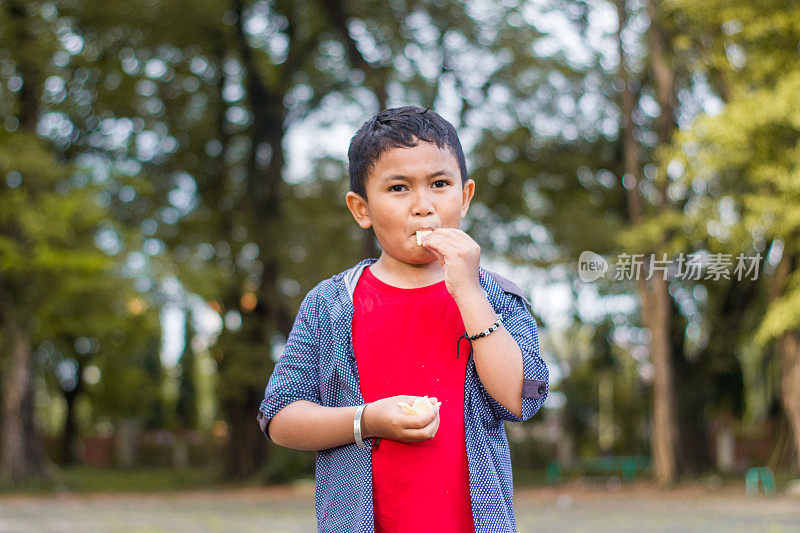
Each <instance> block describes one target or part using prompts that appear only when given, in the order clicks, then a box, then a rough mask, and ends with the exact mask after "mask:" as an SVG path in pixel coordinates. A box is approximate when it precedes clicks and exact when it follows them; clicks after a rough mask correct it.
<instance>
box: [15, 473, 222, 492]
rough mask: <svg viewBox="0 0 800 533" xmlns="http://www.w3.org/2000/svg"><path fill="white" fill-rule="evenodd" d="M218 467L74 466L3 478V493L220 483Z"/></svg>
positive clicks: (171, 487)
mask: <svg viewBox="0 0 800 533" xmlns="http://www.w3.org/2000/svg"><path fill="white" fill-rule="evenodd" d="M222 484H223V483H222V482H221V481H220V475H219V470H218V469H217V467H202V468H201V467H192V468H185V469H170V468H163V467H162V468H155V467H152V468H144V467H140V468H131V469H121V468H96V467H89V466H72V467H68V468H60V469H57V470H55V471H54V472H53V477H52V479H49V480H48V479H34V480H29V481H26V482H23V483H20V484H18V485H15V486H13V487H12V486H10V485H9V484H8V483H4V482H0V494H20V495H22V494H49V493H61V492H65V491H66V492H120V491H126V492H127V491H133V492H155V491H165V490H183V489H191V488H200V487H209V486H220V485H222Z"/></svg>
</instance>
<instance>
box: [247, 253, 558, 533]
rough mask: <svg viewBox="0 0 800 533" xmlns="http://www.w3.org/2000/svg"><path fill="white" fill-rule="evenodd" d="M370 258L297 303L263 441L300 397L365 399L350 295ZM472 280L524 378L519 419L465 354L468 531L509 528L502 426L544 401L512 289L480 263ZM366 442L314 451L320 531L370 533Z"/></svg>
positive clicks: (542, 370) (534, 346)
mask: <svg viewBox="0 0 800 533" xmlns="http://www.w3.org/2000/svg"><path fill="white" fill-rule="evenodd" d="M375 261H377V259H375V258H368V259H365V260H363V261H361V262H360V263H358V264H357V265H355V266H354V267H352V268H350V269H348V270H346V271H344V272H341V273H339V274H336V275H335V276H333V277H331V278H329V279H326V280H325V281H322V282H321V283H319V284H318V285H317V286H316V287H314V288H313V289H311V291H309V293H308V294H307V295H306V297H305V298H304V299H303V302H302V303H301V305H300V309H299V311H298V314H297V318H296V319H295V322H294V326H293V328H292V332H291V334H290V335H289V338H288V339H287V342H286V347H285V349H284V352H283V355H282V356H281V358H280V360H279V361H278V362H277V364H276V365H275V369H274V371H273V373H272V376H271V377H270V378H269V382H268V383H267V388H266V391H265V394H264V400H263V401H262V402H261V406H260V408H259V413H258V422H259V425H260V426H261V430H262V431H263V432H264V435H265V436H266V437H267V438H269V433H268V425H269V422H270V420H271V419H272V417H274V416H275V415H276V414H277V413H278V411H280V410H281V409H283V408H284V407H286V406H287V405H289V404H290V403H292V402H295V401H298V400H307V401H310V402H314V403H317V404H319V405H324V406H330V407H346V406H355V405H361V404H363V403H364V398H363V397H362V396H361V388H360V386H359V380H358V370H357V367H356V358H355V353H354V352H353V345H352V335H351V332H352V321H353V292H354V291H355V286H356V283H357V282H358V279H359V277H360V276H361V273H362V272H363V270H364V267H366V266H367V265H370V264H372V263H374V262H375ZM479 279H480V283H481V286H482V287H483V289H484V291H485V292H486V295H487V297H488V299H489V302H491V304H492V306H493V307H494V309H495V311H496V312H497V313H500V314H502V316H503V325H504V326H505V328H506V329H507V331H508V332H509V333H510V334H511V336H512V337H513V338H514V340H516V341H517V343H518V344H519V346H520V348H521V350H522V362H523V367H524V377H523V388H522V417H521V418H519V417H517V416H515V415H513V414H511V412H509V411H508V410H507V409H506V408H505V407H503V406H502V405H501V404H500V403H498V402H497V401H496V400H495V399H494V398H492V397H491V396H490V395H489V394H488V393H487V392H486V389H484V387H483V384H482V383H481V380H480V378H479V377H478V374H477V372H476V370H475V363H474V361H473V360H472V357H471V356H470V358H469V361H468V363H467V373H466V379H465V381H464V430H465V445H466V449H467V461H468V464H469V487H470V495H471V499H472V516H473V521H474V523H475V531H476V533H489V532H504V533H505V532H515V531H516V521H515V520H514V505H513V489H514V487H513V482H512V477H511V458H510V455H509V448H508V439H507V438H506V432H505V426H504V425H503V420H511V421H515V422H521V421H523V420H527V419H529V418H531V417H532V416H533V415H534V414H535V413H536V412H537V411H538V410H539V408H540V407H541V406H542V404H543V403H544V400H545V398H546V396H547V392H548V385H549V374H548V371H547V366H546V365H545V363H544V361H543V360H542V358H541V357H540V356H539V337H538V333H537V329H536V321H535V320H534V318H533V316H532V315H531V313H530V312H529V310H528V308H527V307H526V304H527V305H528V306H529V305H530V304H529V303H528V301H527V300H526V299H525V297H524V296H523V294H522V293H521V291H520V290H519V288H518V287H517V286H516V285H514V284H513V283H511V282H510V281H508V280H506V279H505V278H503V277H501V276H499V275H497V274H494V273H491V272H489V271H487V270H484V269H483V268H482V267H481V268H479ZM462 341H463V339H462ZM463 342H466V341H463ZM453 353H454V356H455V353H456V339H454V342H453ZM371 441H372V439H365V442H367V443H368V444H370V446H368V447H367V448H359V447H357V446H356V445H355V443H353V444H347V445H344V446H337V447H335V448H329V449H326V450H320V451H319V452H317V462H316V478H317V479H316V496H315V499H314V503H315V510H316V515H317V524H318V529H319V531H320V532H331V533H334V532H335V533H343V532H352V533H372V532H373V531H374V523H373V509H372V461H371V460H370V453H371V445H373V444H374V443H373V442H371Z"/></svg>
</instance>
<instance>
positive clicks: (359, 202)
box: [344, 191, 372, 229]
mask: <svg viewBox="0 0 800 533" xmlns="http://www.w3.org/2000/svg"><path fill="white" fill-rule="evenodd" d="M344 202H345V203H346V204H347V209H349V210H350V212H351V213H352V214H353V218H355V219H356V222H358V225H359V226H361V227H362V228H364V229H367V228H369V227H370V226H372V220H371V219H370V217H369V207H368V206H367V201H366V200H365V199H364V198H363V197H362V196H361V195H360V194H356V193H354V192H353V191H349V192H348V193H347V196H345V198H344Z"/></svg>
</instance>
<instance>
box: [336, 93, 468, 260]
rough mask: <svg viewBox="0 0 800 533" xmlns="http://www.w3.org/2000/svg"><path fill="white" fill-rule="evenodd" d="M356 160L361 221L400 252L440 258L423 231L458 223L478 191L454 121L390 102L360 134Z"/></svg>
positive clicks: (352, 204)
mask: <svg viewBox="0 0 800 533" xmlns="http://www.w3.org/2000/svg"><path fill="white" fill-rule="evenodd" d="M348 159H349V173H350V189H351V191H350V192H348V193H347V198H346V203H347V207H348V208H349V209H350V212H351V213H352V214H353V217H354V218H355V219H356V221H357V222H358V224H359V225H360V226H361V227H362V228H369V227H370V226H372V227H373V229H374V230H375V236H376V237H377V239H378V242H379V243H380V245H381V248H382V250H383V252H384V254H388V255H390V256H391V257H392V258H394V259H397V260H399V261H402V262H404V263H411V264H424V263H430V262H432V261H436V257H435V256H434V255H433V253H431V252H430V251H428V250H427V249H425V248H424V247H422V246H419V245H418V244H417V242H416V231H417V230H421V229H426V228H427V229H434V230H435V229H438V228H458V227H459V223H460V221H461V219H462V218H464V216H465V215H466V214H467V209H468V208H469V202H470V200H471V199H472V196H473V194H474V193H475V182H474V181H473V180H471V179H468V177H467V169H466V163H465V161H464V152H463V150H462V148H461V142H460V141H459V140H458V135H457V134H456V130H455V128H453V126H452V124H450V123H449V122H447V121H446V120H445V119H443V118H442V117H441V116H439V115H438V114H436V113H434V112H433V111H430V110H428V109H422V108H419V107H414V106H407V107H400V108H396V109H387V110H385V111H382V112H380V113H378V115H376V116H375V117H373V118H372V119H371V120H369V121H367V122H366V123H365V124H364V125H363V126H361V128H360V129H359V130H358V132H357V133H356V134H355V136H353V139H352V140H351V141H350V150H349V151H348Z"/></svg>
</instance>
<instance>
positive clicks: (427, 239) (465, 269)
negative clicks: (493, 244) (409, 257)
mask: <svg viewBox="0 0 800 533" xmlns="http://www.w3.org/2000/svg"><path fill="white" fill-rule="evenodd" d="M422 246H424V247H425V249H426V250H428V251H429V252H431V253H432V254H433V255H435V256H436V258H437V259H438V260H439V263H441V265H442V270H443V271H444V282H445V286H447V290H448V291H449V292H450V294H451V295H452V296H453V299H455V300H456V301H457V300H458V299H459V298H461V297H465V296H468V295H470V294H473V293H475V292H476V291H477V292H478V293H481V294H482V293H483V289H482V288H481V284H480V280H479V278H478V265H479V264H480V260H481V247H480V246H479V245H478V243H477V242H475V241H474V240H472V237H470V236H469V235H467V234H466V233H464V232H463V231H461V230H460V229H456V228H438V229H436V230H434V231H433V232H432V233H429V234H428V235H425V236H424V237H422Z"/></svg>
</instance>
